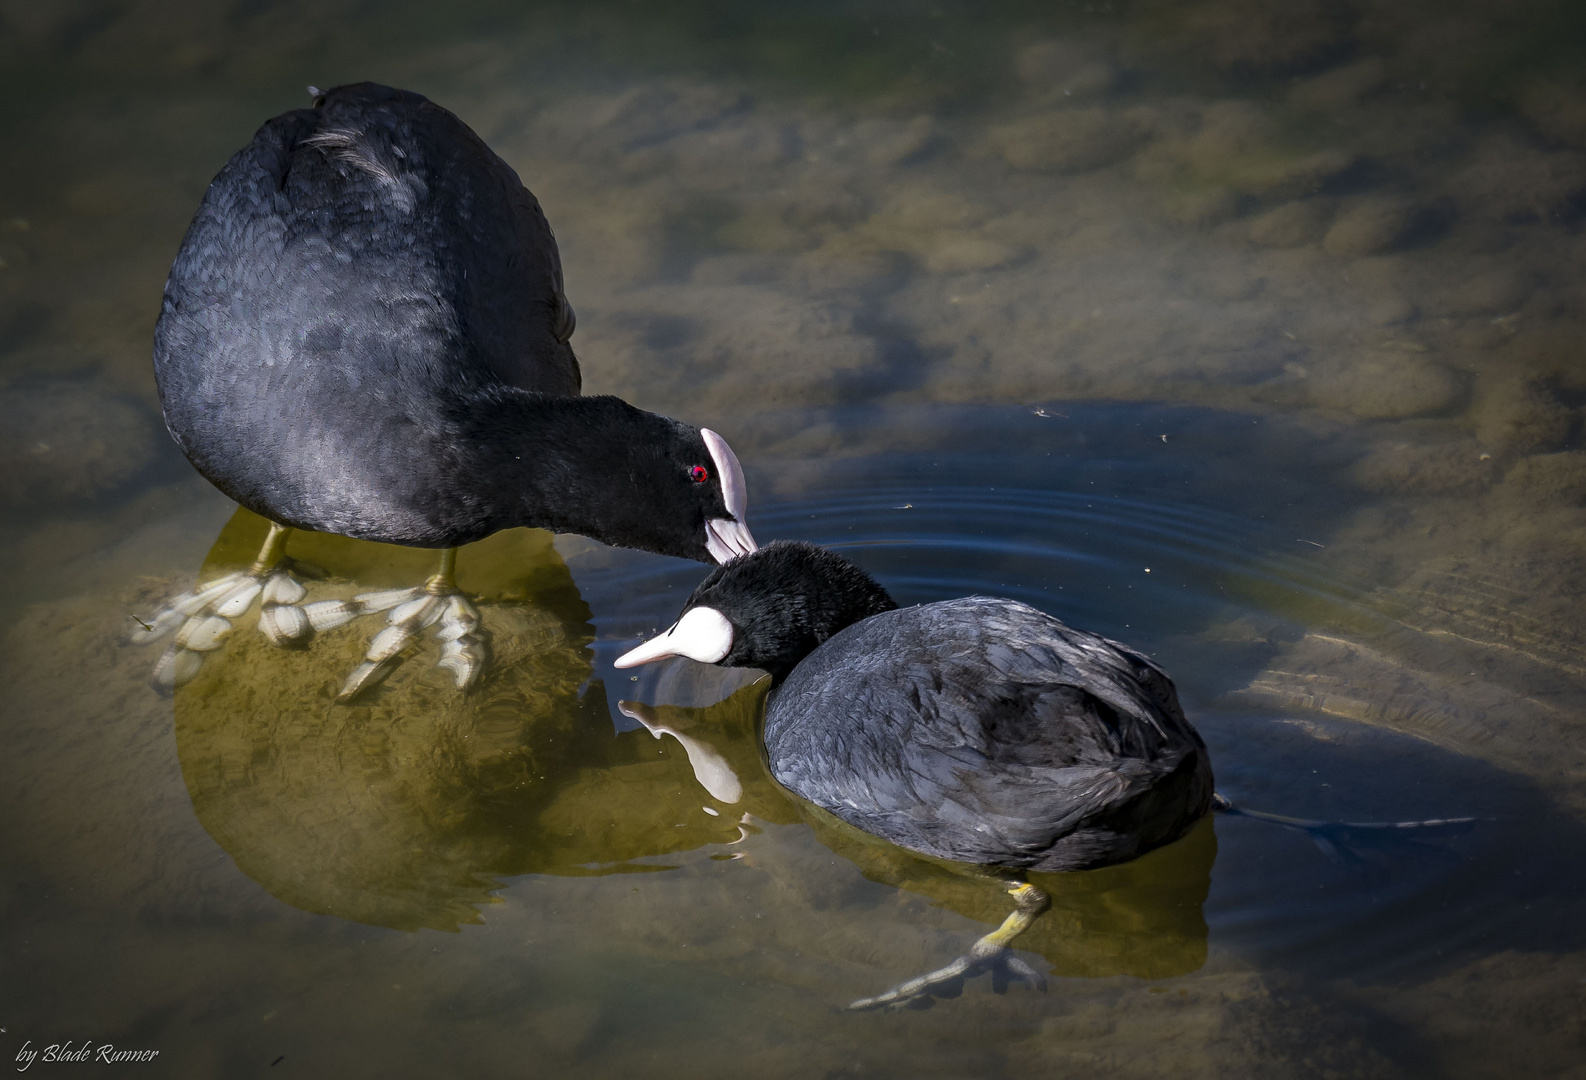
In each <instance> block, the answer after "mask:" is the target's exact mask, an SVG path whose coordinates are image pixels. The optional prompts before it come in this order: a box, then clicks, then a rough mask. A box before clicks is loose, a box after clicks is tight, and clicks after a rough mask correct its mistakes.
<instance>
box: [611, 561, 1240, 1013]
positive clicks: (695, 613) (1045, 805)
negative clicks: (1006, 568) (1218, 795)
mask: <svg viewBox="0 0 1586 1080" xmlns="http://www.w3.org/2000/svg"><path fill="white" fill-rule="evenodd" d="M669 656H687V657H691V658H692V659H695V660H699V661H703V662H705V663H712V664H725V665H731V666H740V667H758V668H762V669H764V670H766V671H769V672H770V673H771V675H772V678H773V679H774V680H775V685H774V686H773V689H772V691H771V694H770V697H769V699H768V701H767V704H766V715H765V734H764V739H765V752H766V760H767V762H768V763H769V766H770V769H771V773H772V775H773V776H774V777H775V778H776V779H777V781H778V782H779V783H781V784H782V785H783V786H785V787H787V788H788V789H789V790H791V791H793V792H794V793H795V794H797V795H799V796H801V797H803V798H805V799H807V800H809V801H810V802H812V803H814V804H815V805H816V806H819V807H821V808H822V809H823V810H826V811H828V812H830V813H831V814H833V815H835V816H836V817H838V818H841V819H842V820H843V821H846V822H848V823H849V824H850V825H853V826H856V827H857V828H860V829H863V830H864V831H866V832H868V833H871V834H874V835H875V836H879V837H881V838H883V839H886V840H889V841H891V842H893V843H896V844H899V845H901V846H902V847H905V848H909V849H911V850H913V851H917V852H921V853H923V854H925V855H930V856H934V857H937V858H941V859H948V860H952V861H955V862H961V863H971V864H975V865H977V866H981V867H987V868H996V869H997V871H998V872H999V873H1001V874H1004V875H1008V876H1016V875H1018V874H1020V873H1023V872H1029V871H1054V870H1078V869H1084V868H1088V867H1097V866H1105V865H1108V864H1110V863H1117V862H1123V861H1125V860H1128V859H1132V858H1134V857H1135V856H1137V855H1140V854H1143V853H1144V852H1147V851H1150V850H1151V849H1152V848H1156V847H1159V846H1161V845H1163V844H1167V843H1169V842H1171V841H1173V840H1175V839H1177V838H1178V837H1180V836H1182V835H1183V834H1184V833H1185V832H1186V831H1187V830H1188V829H1189V828H1190V826H1191V825H1193V824H1194V823H1195V822H1196V821H1197V820H1199V819H1200V818H1201V817H1202V816H1203V815H1204V814H1206V813H1207V811H1208V810H1209V809H1210V808H1211V806H1212V799H1213V791H1212V772H1211V764H1210V761H1209V760H1208V757H1207V753H1206V745H1205V743H1203V742H1202V741H1201V738H1200V735H1199V734H1198V733H1197V732H1196V731H1195V729H1194V728H1193V727H1192V726H1191V725H1190V723H1189V721H1188V720H1186V719H1185V718H1184V713H1183V710H1182V709H1181V708H1180V707H1179V703H1178V696H1177V693H1176V692H1175V690H1174V688H1173V683H1172V681H1171V680H1170V679H1169V678H1168V677H1167V675H1165V674H1164V673H1163V672H1162V670H1161V669H1160V668H1158V667H1157V666H1156V665H1155V664H1154V663H1152V662H1151V661H1150V660H1149V659H1147V658H1146V657H1144V656H1142V655H1140V654H1139V653H1138V652H1135V651H1134V650H1133V649H1130V648H1129V647H1128V646H1126V645H1120V644H1119V643H1117V642H1115V641H1109V640H1108V639H1106V638H1103V637H1098V636H1097V635H1095V634H1090V633H1086V632H1084V631H1081V630H1074V629H1072V628H1070V627H1068V626H1065V625H1064V624H1063V623H1061V622H1059V621H1058V620H1057V619H1054V618H1052V617H1051V616H1050V615H1046V614H1044V613H1042V612H1040V611H1037V610H1036V609H1034V608H1032V607H1029V606H1028V605H1025V604H1021V603H1017V602H1015V601H1013V600H1001V599H995V598H990V597H983V596H976V597H968V598H965V599H961V600H949V601H944V602H941V603H934V604H922V605H919V606H917V607H910V608H902V609H900V608H898V607H897V605H896V604H895V603H894V602H893V600H892V598H891V597H890V596H889V595H888V594H887V592H886V590H885V589H883V588H882V587H881V586H880V585H878V584H877V583H876V582H875V580H874V579H872V578H871V577H870V576H869V575H868V574H866V573H865V572H864V571H863V570H861V569H860V568H859V567H857V566H855V565H854V564H853V563H851V562H849V561H848V560H847V559H844V558H843V557H841V556H839V555H836V554H834V553H832V552H830V551H826V550H824V549H822V548H818V547H816V546H814V545H811V544H804V543H789V542H782V541H778V542H776V543H773V544H770V545H767V546H766V547H764V548H762V549H760V550H759V551H757V552H755V553H752V554H749V555H745V556H743V557H741V558H737V559H734V560H732V561H731V562H729V563H727V564H726V565H725V566H720V567H718V568H716V569H715V570H714V571H712V572H711V574H710V575H709V576H708V577H707V578H706V579H705V580H704V581H703V582H702V583H701V584H700V585H699V587H698V588H697V589H695V590H694V592H693V595H691V596H690V597H689V599H688V601H687V603H685V604H684V606H683V613H682V615H681V617H680V618H679V619H678V621H677V623H676V624H675V625H674V626H673V627H672V628H671V629H669V630H668V631H667V632H666V633H664V634H662V635H660V636H658V637H656V638H654V639H652V640H651V641H649V642H646V643H645V644H643V645H640V646H639V647H638V648H636V649H634V650H632V651H631V652H629V653H627V654H626V655H624V656H623V657H622V658H620V659H619V660H618V661H617V666H618V667H632V666H635V665H637V664H641V663H645V662H647V661H651V660H659V659H662V658H664V657H669ZM1009 891H1010V893H1011V894H1012V895H1013V896H1014V898H1015V901H1016V904H1017V907H1018V910H1017V911H1015V913H1014V914H1013V915H1011V916H1009V918H1008V921H1007V922H1006V923H1004V924H1003V926H1002V927H1001V928H1000V929H999V930H997V931H996V932H994V933H992V934H989V935H987V936H986V937H985V938H982V939H981V940H980V941H979V942H976V944H975V946H974V947H973V948H972V949H971V950H970V952H969V953H968V954H966V955H965V956H964V957H962V958H960V959H959V960H958V961H956V962H955V964H953V965H949V966H948V967H947V968H943V969H942V970H941V971H938V972H933V973H931V974H930V975H927V976H922V977H921V978H920V979H915V980H910V981H909V982H908V983H904V984H902V985H901V986H898V987H895V988H894V989H893V990H891V991H888V992H887V993H886V994H883V995H880V996H878V997H876V998H871V999H866V1000H864V1001H861V1002H856V1003H855V1006H856V1007H871V1006H876V1005H898V1004H905V1003H909V1002H913V1001H918V1000H921V999H923V998H925V997H927V996H928V995H929V993H930V991H931V990H932V989H933V988H936V987H939V986H940V985H941V984H943V983H944V982H947V981H950V980H952V979H956V978H959V977H961V976H963V975H964V974H965V973H966V972H969V971H972V970H975V969H977V968H979V967H982V966H988V965H992V964H995V963H999V962H1000V963H1004V964H1007V963H1010V961H1011V958H1010V957H1009V956H1008V954H1007V950H1006V946H1007V943H1008V942H1009V941H1011V940H1012V939H1013V938H1014V937H1015V936H1017V934H1018V933H1019V932H1021V931H1022V930H1023V929H1024V928H1025V927H1026V926H1027V925H1028V924H1029V922H1030V921H1031V920H1033V919H1034V918H1035V917H1036V916H1037V915H1039V913H1040V912H1041V911H1042V910H1044V909H1045V907H1046V904H1047V899H1046V897H1045V895H1044V894H1042V893H1041V892H1040V891H1039V890H1037V889H1035V888H1034V887H1033V886H1031V885H1029V884H1028V883H1026V882H1022V881H1018V880H1013V881H1011V888H1010V890H1009ZM1011 963H1012V966H1013V970H1014V972H1015V973H1016V974H1020V975H1024V976H1026V977H1032V979H1033V976H1034V973H1033V972H1032V971H1030V970H1029V969H1028V968H1027V967H1025V966H1023V965H1022V964H1021V963H1020V962H1017V961H1011Z"/></svg>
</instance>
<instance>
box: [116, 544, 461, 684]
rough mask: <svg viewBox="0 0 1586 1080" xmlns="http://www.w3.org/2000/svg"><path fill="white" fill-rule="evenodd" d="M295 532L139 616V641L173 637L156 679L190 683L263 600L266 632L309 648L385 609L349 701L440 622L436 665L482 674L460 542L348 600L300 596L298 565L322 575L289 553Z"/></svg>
mask: <svg viewBox="0 0 1586 1080" xmlns="http://www.w3.org/2000/svg"><path fill="white" fill-rule="evenodd" d="M291 532H292V530H290V529H287V528H283V527H282V526H280V525H274V524H272V525H271V526H270V533H269V536H268V537H267V538H266V539H265V542H264V547H263V548H262V549H261V550H260V552H259V557H258V558H257V559H255V560H254V562H253V565H252V566H251V567H249V568H248V569H247V570H245V571H238V572H237V573H233V574H227V575H225V576H224V577H219V578H216V579H215V580H214V581H211V582H208V583H207V584H205V585H202V586H200V587H199V588H197V589H195V590H194V591H192V592H190V593H184V594H183V595H181V596H178V597H176V598H175V599H174V600H172V601H171V602H170V603H169V604H168V605H167V606H166V607H165V609H164V610H162V611H161V612H160V613H159V614H158V615H156V616H154V618H152V619H149V620H143V619H138V620H137V622H138V627H137V629H135V630H134V631H133V632H132V641H133V642H134V643H135V644H148V643H151V642H155V641H159V640H161V639H163V638H164V637H165V636H166V635H168V634H170V633H171V632H172V631H175V632H176V638H175V640H174V641H172V642H171V644H170V645H169V646H167V647H166V650H165V652H164V653H162V654H161V655H160V658H159V660H157V661H156V662H155V665H154V675H153V680H152V681H153V683H154V685H155V687H156V688H158V689H160V690H167V691H169V690H174V689H175V688H176V687H178V686H181V685H182V684H184V683H187V682H190V681H191V680H192V679H193V678H194V677H195V676H196V675H197V674H198V672H199V670H200V669H201V668H202V667H203V665H204V654H205V653H208V652H212V651H214V650H216V649H218V648H220V647H221V645H222V644H223V643H224V640H225V637H226V635H228V634H229V633H231V630H232V627H233V623H234V620H236V619H238V618H240V617H241V616H243V615H245V614H247V612H248V610H249V609H250V608H252V607H253V605H254V603H255V601H257V602H259V603H260V605H261V608H260V611H259V631H260V632H261V633H262V634H264V636H265V637H267V638H269V639H270V640H271V641H272V642H274V643H275V644H277V645H280V646H282V647H283V648H290V647H294V646H302V645H306V644H307V643H308V642H309V640H310V639H311V638H312V637H313V636H314V634H315V633H317V632H318V631H321V630H329V629H331V628H332V627H336V626H340V625H342V624H343V623H346V622H349V621H351V620H352V619H355V618H357V617H358V616H360V615H370V614H374V613H376V612H381V611H385V612H388V613H389V614H388V615H387V616H386V626H385V628H384V629H383V630H381V631H380V632H379V633H378V634H376V635H375V636H374V639H373V640H372V641H371V642H370V644H369V651H368V653H367V654H366V655H365V657H364V662H363V663H361V664H359V665H358V666H357V667H356V668H354V669H353V672H352V674H351V675H350V676H348V678H347V682H346V683H345V684H344V685H343V686H342V690H341V693H340V694H339V695H337V698H336V700H338V701H340V702H344V703H345V702H349V701H352V700H353V699H354V698H356V697H357V696H358V695H359V694H361V693H363V692H364V691H365V690H368V689H369V688H371V687H373V686H376V685H378V684H379V683H380V682H381V681H382V680H383V679H384V678H385V677H386V676H387V675H389V674H390V673H391V672H392V671H393V670H395V668H396V667H397V665H398V664H400V663H401V662H402V660H403V658H404V656H405V654H406V653H407V652H408V651H409V647H410V646H411V645H412V643H413V641H414V640H415V639H416V638H417V636H418V634H419V631H421V630H425V629H428V628H429V627H431V626H434V627H435V628H436V629H435V633H434V638H435V640H436V641H437V642H439V643H440V646H441V655H440V659H439V660H438V661H437V662H436V666H437V667H441V668H445V669H446V670H448V671H450V672H451V673H452V677H453V678H454V679H455V680H456V682H457V688H458V689H459V690H466V689H468V688H470V687H471V686H473V685H474V683H476V682H477V681H478V680H479V676H480V675H481V674H483V672H484V670H485V667H486V665H487V664H488V663H489V658H490V648H489V643H488V639H487V635H486V634H485V632H484V631H483V630H481V629H480V627H479V621H480V620H479V609H478V608H477V607H475V606H474V603H473V601H471V600H469V599H468V598H467V597H466V596H464V595H463V594H462V592H461V591H460V590H459V589H458V588H457V582H456V576H455V571H456V566H457V549H456V548H447V549H445V550H444V551H442V552H441V564H440V569H439V570H438V571H437V572H436V573H435V574H434V575H433V576H431V577H430V579H429V580H428V581H426V582H425V583H424V584H423V585H420V586H416V587H414V588H410V589H386V590H382V591H379V592H369V593H360V594H359V595H357V596H355V597H353V598H352V599H351V600H319V601H315V602H313V603H306V604H305V603H303V602H302V601H303V599H304V597H306V596H307V595H308V590H307V588H306V587H305V586H304V585H303V583H302V582H301V581H299V580H298V575H297V574H294V573H293V570H294V569H297V570H299V571H300V572H305V574H306V576H316V577H317V576H321V573H320V572H319V571H318V568H315V567H308V566H307V565H306V564H300V563H296V562H294V560H292V559H291V558H290V557H288V556H287V554H286V539H287V537H288V536H289V535H290V534H291Z"/></svg>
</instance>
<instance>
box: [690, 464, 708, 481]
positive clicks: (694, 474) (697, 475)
mask: <svg viewBox="0 0 1586 1080" xmlns="http://www.w3.org/2000/svg"><path fill="white" fill-rule="evenodd" d="M688 478H689V479H690V480H692V481H694V483H696V484H703V483H704V482H705V481H706V480H709V479H710V470H709V469H707V468H705V466H703V465H695V466H694V467H693V468H692V469H690V470H688Z"/></svg>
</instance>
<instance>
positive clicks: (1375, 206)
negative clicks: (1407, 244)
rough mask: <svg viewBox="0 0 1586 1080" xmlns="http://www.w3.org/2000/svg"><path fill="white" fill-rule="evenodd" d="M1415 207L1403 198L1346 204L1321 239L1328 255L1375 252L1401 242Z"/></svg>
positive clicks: (1411, 226)
mask: <svg viewBox="0 0 1586 1080" xmlns="http://www.w3.org/2000/svg"><path fill="white" fill-rule="evenodd" d="M1415 222H1416V209H1415V207H1414V206H1413V205H1412V204H1411V203H1409V202H1408V201H1406V200H1404V199H1397V198H1391V197H1385V196H1375V197H1371V198H1366V199H1361V200H1359V201H1357V202H1354V203H1350V204H1348V205H1346V206H1345V207H1344V208H1343V210H1342V211H1341V212H1340V213H1339V215H1338V217H1337V218H1336V219H1335V220H1334V221H1333V225H1332V228H1330V229H1328V230H1327V235H1326V236H1325V237H1323V239H1322V247H1323V248H1324V249H1325V250H1326V251H1327V252H1328V253H1329V254H1331V255H1356V256H1358V255H1377V254H1380V253H1382V252H1384V251H1391V250H1393V249H1394V248H1396V247H1398V246H1399V245H1400V244H1401V243H1403V242H1404V240H1405V238H1406V237H1407V236H1408V235H1409V233H1410V230H1411V229H1413V228H1414V227H1415Z"/></svg>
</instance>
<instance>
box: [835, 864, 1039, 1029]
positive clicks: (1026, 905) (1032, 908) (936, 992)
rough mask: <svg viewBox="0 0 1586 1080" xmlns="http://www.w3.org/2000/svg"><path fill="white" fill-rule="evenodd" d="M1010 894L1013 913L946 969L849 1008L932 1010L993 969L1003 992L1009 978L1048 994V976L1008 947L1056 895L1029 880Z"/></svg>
mask: <svg viewBox="0 0 1586 1080" xmlns="http://www.w3.org/2000/svg"><path fill="white" fill-rule="evenodd" d="M1008 895H1009V896H1011V897H1013V903H1014V909H1013V913H1012V914H1011V915H1009V916H1008V917H1007V918H1006V919H1004V920H1003V921H1002V925H1001V926H999V927H997V929H995V930H993V931H992V932H991V933H989V934H987V935H986V936H985V937H983V938H981V939H980V940H979V941H977V942H975V943H974V944H973V945H971V946H970V947H969V951H968V952H966V953H965V954H964V955H963V956H960V957H959V958H958V959H957V960H954V961H953V962H952V963H951V964H948V965H947V966H946V967H942V968H937V969H936V970H935V971H929V972H926V973H925V974H924V975H920V976H918V977H916V978H913V979H910V980H908V981H907V982H901V983H899V984H898V985H896V986H894V987H893V988H892V989H890V990H888V991H886V992H885V993H883V994H877V995H876V996H875V997H869V998H860V999H859V1000H858V1001H855V1002H853V1003H852V1004H850V1005H849V1006H848V1008H849V1009H852V1010H864V1009H928V1008H930V1007H931V1006H932V1005H933V1004H935V1001H936V999H937V998H944V997H957V996H958V995H959V993H960V992H962V990H963V986H964V980H965V979H971V978H974V977H975V976H976V975H979V974H982V973H983V972H988V971H989V972H990V973H991V980H992V988H993V989H994V990H996V992H997V993H999V994H1000V993H1002V992H1003V991H1005V990H1006V989H1007V988H1008V983H1009V982H1027V983H1029V984H1030V986H1031V987H1032V988H1033V989H1036V990H1040V991H1041V992H1043V993H1045V991H1046V976H1045V975H1043V974H1041V972H1039V971H1037V970H1036V969H1035V968H1033V967H1031V966H1030V965H1029V964H1027V963H1025V962H1024V961H1023V960H1021V959H1019V958H1018V957H1017V956H1015V955H1013V951H1012V950H1011V949H1010V948H1009V947H1008V946H1009V944H1010V943H1011V942H1012V941H1013V939H1014V938H1016V937H1018V936H1019V935H1020V934H1022V933H1024V932H1025V931H1026V930H1028V929H1029V928H1030V924H1031V923H1033V922H1035V920H1036V919H1038V918H1040V916H1041V913H1042V912H1044V911H1045V910H1046V909H1047V908H1048V907H1050V906H1051V899H1050V898H1049V897H1048V896H1047V895H1046V893H1044V892H1042V891H1041V890H1040V889H1037V888H1036V887H1035V886H1034V885H1031V884H1029V883H1027V882H1023V881H1019V882H1014V884H1013V886H1012V888H1010V889H1009V890H1008Z"/></svg>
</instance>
